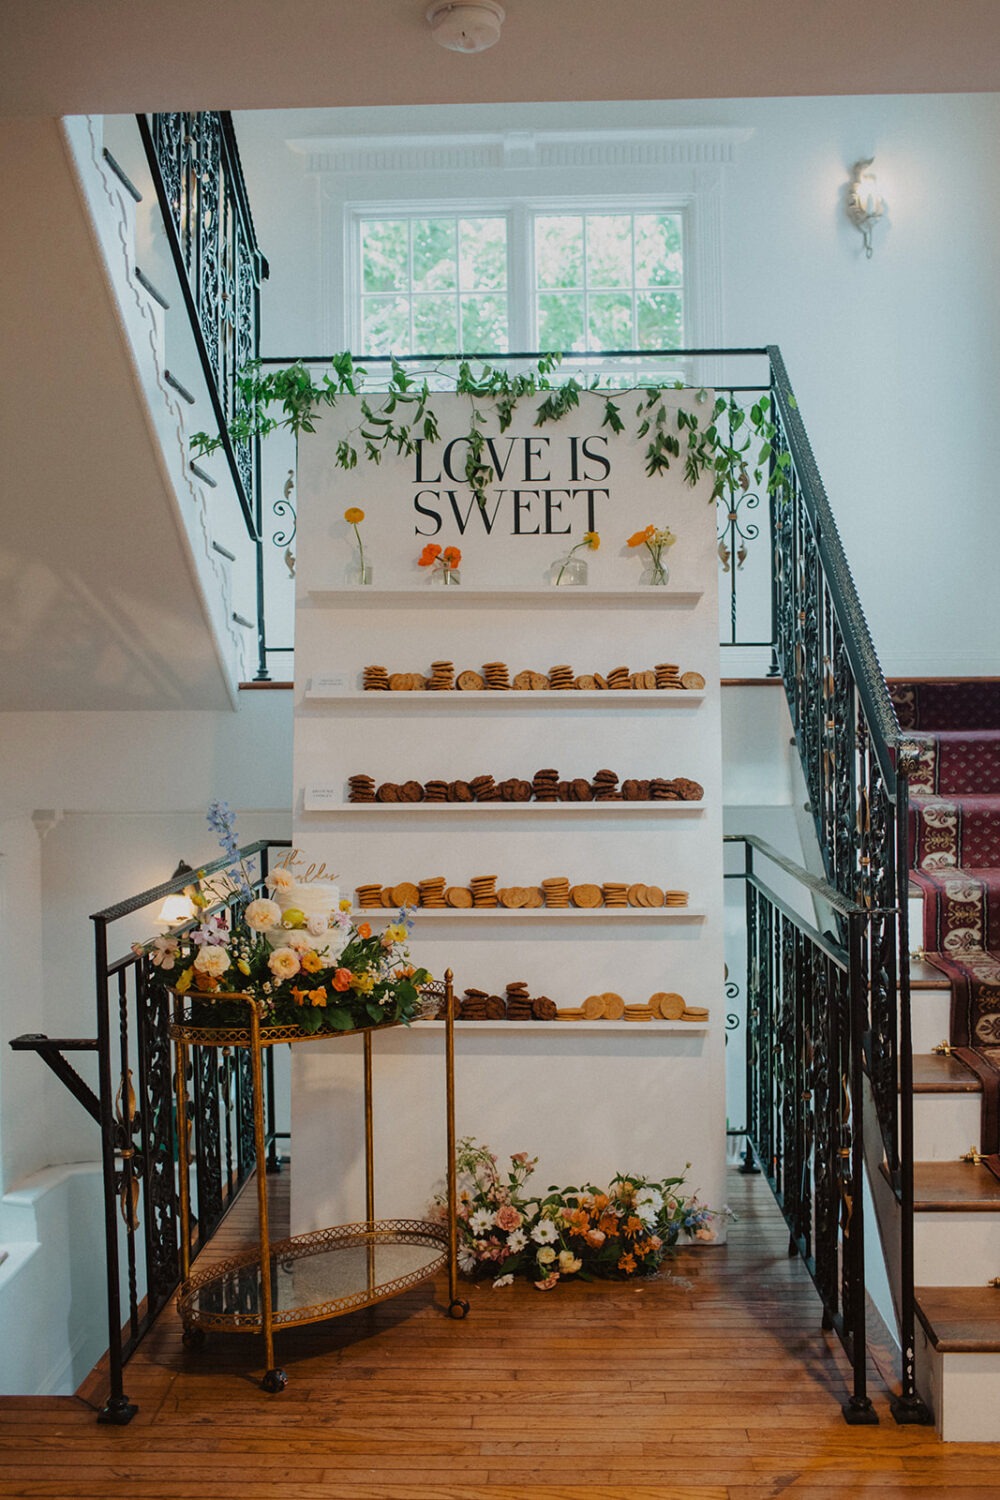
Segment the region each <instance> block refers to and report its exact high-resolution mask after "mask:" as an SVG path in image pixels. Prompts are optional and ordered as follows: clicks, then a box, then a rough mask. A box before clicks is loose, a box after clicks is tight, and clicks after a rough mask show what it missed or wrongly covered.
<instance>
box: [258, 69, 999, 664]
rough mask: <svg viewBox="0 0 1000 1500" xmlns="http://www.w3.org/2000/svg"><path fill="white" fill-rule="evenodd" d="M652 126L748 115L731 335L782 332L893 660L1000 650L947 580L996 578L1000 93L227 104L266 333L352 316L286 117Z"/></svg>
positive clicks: (726, 334)
mask: <svg viewBox="0 0 1000 1500" xmlns="http://www.w3.org/2000/svg"><path fill="white" fill-rule="evenodd" d="M665 127H677V128H694V127H730V128H738V127H743V128H745V129H747V130H750V131H752V134H751V135H750V137H749V139H748V140H746V141H745V142H744V143H743V144H742V145H741V146H739V148H738V153H737V159H736V161H735V162H733V163H732V164H731V165H728V166H725V167H723V168H721V169H720V171H721V176H722V180H723V187H722V262H721V267H720V278H721V285H722V299H723V305H722V330H723V332H722V338H723V341H724V342H725V343H728V344H730V345H751V344H761V343H777V344H778V345H780V347H781V349H782V351H783V353H784V355H785V359H786V362H787V365H788V369H789V373H790V376H791V379H792V381H793V384H794V388H795V392H796V395H797V397H798V400H799V403H800V408H801V410H802V413H803V416H804V419H805V422H806V426H807V429H808V431H809V434H810V437H811V440H812V444H813V448H814V451H815V454H816V458H817V460H818V464H819V468H820V472H821V474H822V476H823V478H824V480H825V483H826V487H827V490H828V492H829V495H830V498H831V502H832V504H833V508H834V513H835V515H836V517H837V521H838V525H839V527H840V530H841V534H842V536H843V539H844V543H845V547H846V550H847V555H848V560H849V562H850V564H851V567H852V570H853V572H854V575H855V578H856V581H857V585H858V591H859V593H860V596H861V601H862V605H863V607H864V609H865V612H866V614H867V616H868V619H869V622H870V625H871V628H872V633H873V636H874V639H875V645H876V650H877V651H878V653H879V656H880V658H881V661H882V666H883V669H884V670H885V671H886V673H887V674H889V675H903V674H906V673H914V674H927V675H930V674H945V673H949V672H954V673H962V674H987V673H993V672H997V671H1000V638H998V633H997V632H996V631H995V630H994V631H992V632H990V631H989V630H988V629H986V630H984V629H983V628H982V627H981V626H979V627H978V628H976V629H974V630H970V629H969V627H968V624H967V622H966V619H965V612H964V611H963V610H962V609H958V608H955V604H954V601H955V600H956V599H958V598H963V599H964V598H972V599H978V600H982V601H985V600H987V599H989V598H991V597H992V595H993V591H994V586H993V573H992V564H991V545H990V544H991V540H992V537H991V532H990V531H989V530H988V523H987V510H988V507H989V506H990V504H991V493H992V491H991V486H992V476H993V473H994V471H995V469H996V467H997V462H998V459H1000V442H998V438H997V433H996V427H995V424H994V423H993V422H992V421H991V420H990V419H989V417H988V416H987V411H988V407H989V400H990V393H992V392H993V391H994V390H995V389H996V388H997V384H998V374H1000V312H998V300H997V298H996V295H995V274H994V254H995V246H996V244H997V240H998V230H1000V183H998V177H997V171H996V164H995V141H996V139H997V136H998V129H1000V96H998V95H996V94H983V95H952V96H940V95H935V96H898V97H888V96H882V97H865V98H853V97H852V98H815V99H751V100H748V99H743V100H732V99H731V100H716V101H711V102H701V101H682V100H681V101H678V100H675V101H664V102H655V101H653V102H647V103H617V104H588V105H587V106H586V107H584V106H579V105H577V106H574V105H568V104H531V105H520V106H506V105H489V104H483V105H480V106H476V107H471V106H452V107H448V106H428V107H425V108H419V109H416V108H415V109H408V108H401V107H396V108H386V109H360V108H359V109H343V110H323V111H318V110H312V111H300V112H297V113H293V114H289V113H285V114H282V115H275V116H273V117H272V116H269V115H267V114H264V113H258V114H251V113H246V114H241V115H239V116H238V118H237V129H238V134H239V138H240V142H241V150H242V154H243V159H244V163H245V166H246V170H247V176H248V179H249V182H250V189H251V197H252V200H253V203H254V212H255V217H256V222H257V227H258V231H259V236H260V240H261V243H262V245H263V247H264V249H265V252H266V253H267V254H268V255H269V257H270V259H271V280H270V282H269V283H267V284H266V286H265V289H264V338H263V344H264V349H265V352H273V353H275V354H280V355H294V354H299V353H307V354H311V353H323V352H327V351H324V350H323V349H317V347H316V344H317V337H321V336H323V335H328V336H329V338H330V340H331V344H330V347H336V336H337V334H338V332H340V331H341V328H342V325H341V323H340V320H339V314H338V309H337V308H336V306H335V305H334V303H333V301H332V296H331V292H330V287H329V285H328V278H329V277H330V275H331V274H332V277H333V282H334V284H336V280H337V264H336V263H337V261H338V260H339V257H340V254H341V248H340V245H339V244H338V243H337V242H336V241H335V240H330V241H329V242H328V243H327V244H326V246H325V247H322V248H321V246H320V235H319V231H320V229H321V226H322V224H323V222H324V217H325V214H326V211H325V209H324V208H323V205H322V203H321V201H320V188H319V186H318V184H317V181H316V180H314V179H313V178H311V177H310V175H309V171H308V166H309V162H308V158H307V157H305V156H304V155H302V154H301V151H294V152H293V151H291V150H290V149H288V148H286V147H285V146H283V145H282V144H281V141H282V139H283V138H289V139H291V138H298V139H302V138H304V137H308V136H316V137H325V136H329V135H331V134H337V135H344V136H351V135H368V134H378V133H382V134H387V133H389V132H392V131H399V132H415V131H419V132H421V133H431V134H433V133H436V132H445V131H454V132H456V133H458V134H461V133H463V132H469V131H476V132H483V131H490V130H506V129H517V130H525V129H527V130H536V131H541V130H546V129H549V130H555V129H560V130H567V129H576V130H580V129H594V130H597V129H601V128H604V129H611V128H614V129H624V128H632V129H651V128H665ZM873 152H874V153H876V154H877V162H876V165H877V168H878V171H879V174H880V181H881V183H882V184H883V187H884V192H885V196H886V199H887V202H888V214H887V219H886V221H884V222H883V223H882V224H881V225H880V226H878V227H877V229H876V231H875V253H874V256H873V258H872V259H871V260H870V261H866V260H865V258H864V255H863V250H862V242H861V237H860V235H859V234H858V233H857V232H856V230H855V229H854V228H853V227H852V226H851V224H850V223H849V222H848V221H847V219H846V217H845V215H844V201H845V196H846V185H847V180H848V169H849V168H850V166H851V164H852V163H853V162H854V161H855V160H856V159H857V158H859V157H861V156H864V155H869V154H871V153H873ZM668 175H669V174H667V173H665V172H663V171H661V169H658V168H653V169H642V168H623V169H621V170H618V171H616V172H614V173H613V174H611V175H610V176H609V174H608V173H606V172H604V173H601V172H598V173H592V172H590V173H589V172H586V171H584V170H583V169H567V170H565V171H563V172H561V173H560V174H559V177H558V180H555V181H554V180H553V179H552V178H546V177H541V176H534V177H533V176H532V174H530V173H526V172H524V171H514V170H511V171H503V170H500V171H496V172H491V173H486V172H478V173H472V174H469V173H464V174H454V173H452V174H449V173H447V172H440V171H439V172H424V173H422V174H419V175H418V176H416V177H415V176H413V175H412V174H411V175H409V176H408V177H405V178H404V177H402V176H400V174H399V173H381V174H368V175H367V176H366V177H363V178H362V177H355V176H344V175H343V174H341V175H340V176H339V177H338V178H337V179H336V180H335V181H331V180H330V178H329V176H326V177H324V179H323V187H322V191H323V193H324V194H330V193H332V194H333V195H334V196H335V197H338V198H339V197H343V198H348V199H350V198H356V199H360V198H372V197H391V196H392V195H393V194H394V193H403V192H404V191H405V192H406V193H407V194H408V195H410V196H413V195H417V196H423V197H424V198H428V197H439V196H442V195H443V194H445V193H446V192H451V191H454V192H469V191H474V192H475V194H476V195H477V196H484V195H486V194H488V193H490V192H499V193H505V194H507V193H515V192H526V191H532V192H534V191H545V192H562V193H566V194H570V193H572V194H577V193H582V192H587V191H594V192H601V191H615V192H620V193H626V192H630V191H637V192H638V191H641V192H643V193H649V192H651V191H654V190H655V189H656V187H657V183H658V182H661V183H662V182H665V181H666V180H667V176H668ZM670 180H671V181H672V180H673V178H672V177H671V179H670ZM609 181H613V184H614V185H613V187H609ZM362 483H363V475H361V476H359V487H360V486H361V484H362ZM914 601H916V602H917V604H919V608H917V607H916V605H915V602H914ZM928 604H929V605H930V606H931V607H930V608H928V607H927V606H928Z"/></svg>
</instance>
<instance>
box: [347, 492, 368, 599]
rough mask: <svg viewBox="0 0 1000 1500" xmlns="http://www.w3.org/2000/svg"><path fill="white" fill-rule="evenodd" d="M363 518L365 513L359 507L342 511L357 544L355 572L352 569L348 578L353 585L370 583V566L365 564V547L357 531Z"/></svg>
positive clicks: (349, 507) (350, 506)
mask: <svg viewBox="0 0 1000 1500" xmlns="http://www.w3.org/2000/svg"><path fill="white" fill-rule="evenodd" d="M364 518H365V513H364V511H363V510H362V509H361V506H360V505H349V506H348V507H347V509H346V510H345V511H344V520H345V521H346V522H347V524H348V526H350V527H351V528H352V530H353V532H354V535H355V537H356V538H357V542H358V562H357V571H356V572H355V571H354V569H353V568H352V569H351V577H350V581H351V582H354V583H371V581H372V570H371V564H370V563H366V562H365V546H364V542H362V540H361V532H360V531H359V530H358V527H359V526H360V525H361V522H362V521H363V520H364Z"/></svg>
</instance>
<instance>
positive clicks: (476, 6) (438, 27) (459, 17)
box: [427, 0, 506, 52]
mask: <svg viewBox="0 0 1000 1500" xmlns="http://www.w3.org/2000/svg"><path fill="white" fill-rule="evenodd" d="M505 14H506V12H505V11H504V8H503V6H502V5H498V4H497V0H435V3H434V4H433V5H432V6H430V7H429V9H428V11H427V20H428V22H429V24H430V28H431V32H432V34H433V36H434V40H435V41H436V42H437V44H438V46H439V47H446V48H447V49H448V51H449V52H485V51H486V49H487V47H492V46H493V45H494V44H495V43H496V42H498V41H499V40H500V24H501V22H502V21H503V19H504V16H505Z"/></svg>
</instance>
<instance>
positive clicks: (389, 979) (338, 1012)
mask: <svg viewBox="0 0 1000 1500" xmlns="http://www.w3.org/2000/svg"><path fill="white" fill-rule="evenodd" d="M208 817H209V823H210V825H211V826H212V827H213V828H215V829H216V831H217V832H218V833H219V834H220V843H221V844H222V847H223V849H224V850H225V851H226V853H227V854H229V855H230V856H231V857H232V860H233V863H232V866H231V868H230V869H229V870H227V871H226V872H225V876H224V877H223V879H222V881H221V882H219V883H218V884H217V885H210V884H209V883H208V882H206V881H205V880H204V879H203V878H199V879H198V881H197V883H196V885H195V886H194V888H193V889H194V891H195V893H196V894H195V896H194V899H195V904H196V906H198V907H199V908H201V914H200V917H199V918H198V919H197V920H196V921H193V922H191V923H189V924H188V925H187V926H186V927H185V928H183V930H181V931H179V932H172V933H169V934H166V935H164V936H161V937H156V938H154V939H153V940H152V942H149V943H145V944H141V943H139V944H136V945H135V948H134V951H135V952H136V953H138V954H141V955H145V956H148V958H149V961H150V963H151V965H152V967H153V969H154V970H155V974H154V984H159V985H160V986H161V987H162V988H163V989H172V990H174V991H176V992H177V993H179V994H182V995H188V996H189V997H190V1000H191V1004H192V1019H193V1021H194V1022H195V1024H196V1025H206V1026H245V1025H246V1024H247V1011H246V1006H245V1005H243V1004H241V1003H240V1002H239V1001H238V1000H236V999H234V998H230V997H233V996H235V995H252V996H253V997H254V998H255V999H256V1000H258V1001H261V1002H262V1021H263V1024H264V1025H265V1026H268V1025H270V1026H297V1027H298V1028H299V1029H300V1030H301V1031H304V1032H307V1033H309V1034H314V1033H316V1032H322V1031H329V1032H337V1031H350V1030H354V1029H355V1028H357V1027H366V1026H378V1025H380V1024H385V1023H386V1022H390V1021H404V1022H407V1023H408V1022H410V1021H411V1020H413V1018H414V1017H415V1016H416V1015H417V1014H418V1013H419V1011H420V1005H421V999H420V988H421V986H422V985H424V984H426V983H427V982H428V980H429V978H430V976H429V974H428V973H427V970H426V969H419V968H415V967H414V966H413V964H412V963H411V962H410V957H409V950H408V948H407V940H408V937H409V932H410V927H411V925H412V921H411V917H410V914H409V910H408V909H407V908H403V909H402V910H400V912H399V914H398V917H397V920H396V921H395V922H390V923H389V925H388V926H387V927H386V928H385V929H384V930H383V931H382V932H374V931H373V930H372V928H371V926H370V925H369V924H368V923H367V922H361V923H359V924H358V925H356V926H355V925H354V924H353V923H352V921H351V917H350V907H351V903H350V902H349V901H347V900H344V901H341V902H339V906H338V910H337V911H336V912H334V913H332V914H331V915H330V916H329V917H325V916H309V917H307V916H306V914H305V913H304V912H302V911H298V910H296V909H295V908H293V907H289V908H287V909H286V910H285V911H284V912H283V911H282V909H281V907H280V906H279V905H278V903H277V901H275V900H273V899H272V896H270V895H269V896H258V897H256V898H255V897H254V895H253V889H252V882H251V879H250V876H249V874H248V872H247V870H246V869H245V867H244V865H243V862H242V860H241V859H240V857H239V851H238V849H237V846H236V837H235V833H234V829H233V817H232V813H231V812H230V810H229V808H228V807H227V806H226V804H225V803H213V804H212V806H211V808H210V809H209V815H208ZM264 883H265V885H266V886H267V889H268V891H270V892H271V893H275V892H278V891H282V890H288V889H289V888H290V887H291V886H292V885H293V884H294V877H293V876H292V875H291V874H290V873H289V871H288V870H287V869H284V868H282V867H281V866H279V867H278V868H277V869H275V870H272V871H271V873H270V874H269V875H268V876H267V877H266V878H265V882H264ZM220 903H222V906H221V909H217V910H215V911H214V912H213V911H211V910H210V908H212V907H218V906H219V905H220ZM212 997H217V998H212ZM207 1002H210V1003H207Z"/></svg>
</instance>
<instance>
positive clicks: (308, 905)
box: [271, 880, 340, 925]
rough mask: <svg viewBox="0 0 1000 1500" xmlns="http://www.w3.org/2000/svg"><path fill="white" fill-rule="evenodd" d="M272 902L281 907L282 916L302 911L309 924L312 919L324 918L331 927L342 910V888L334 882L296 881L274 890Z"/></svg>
mask: <svg viewBox="0 0 1000 1500" xmlns="http://www.w3.org/2000/svg"><path fill="white" fill-rule="evenodd" d="M271 900H272V901H276V902H277V904H278V905H279V906H280V907H281V911H282V915H284V913H285V912H287V911H300V912H301V913H302V915H303V916H304V917H305V919H306V922H307V923H308V921H309V918H310V917H324V918H325V919H326V921H327V925H329V921H330V918H331V917H333V916H335V915H336V913H337V911H338V910H339V908H340V887H339V886H337V885H334V883H333V881H332V880H294V881H292V883H291V885H288V886H286V887H280V886H279V887H276V888H275V889H274V890H272V892H271Z"/></svg>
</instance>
